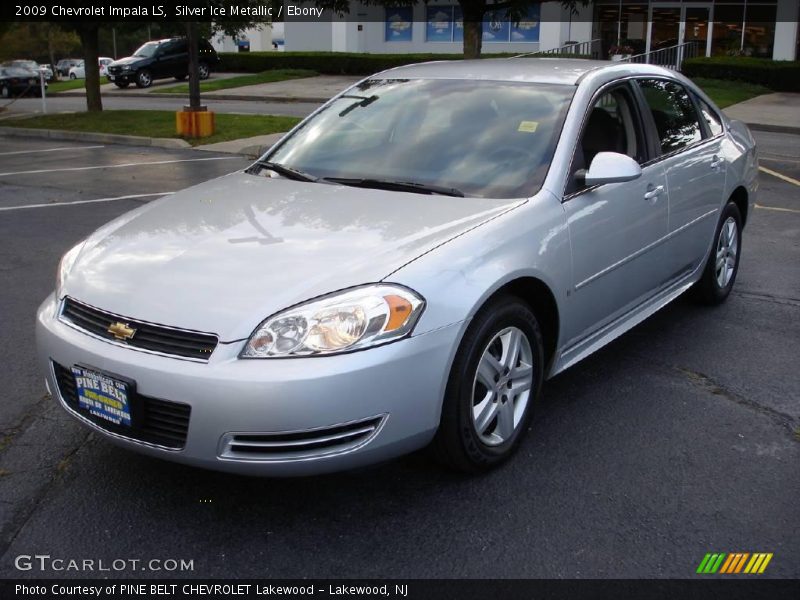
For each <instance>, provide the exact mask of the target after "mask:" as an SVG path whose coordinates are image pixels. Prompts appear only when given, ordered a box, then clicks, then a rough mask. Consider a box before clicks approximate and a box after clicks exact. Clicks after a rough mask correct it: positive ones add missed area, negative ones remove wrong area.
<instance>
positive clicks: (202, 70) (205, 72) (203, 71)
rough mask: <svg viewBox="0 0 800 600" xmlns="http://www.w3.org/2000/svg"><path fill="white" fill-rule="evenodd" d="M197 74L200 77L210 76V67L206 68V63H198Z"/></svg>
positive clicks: (206, 77)
mask: <svg viewBox="0 0 800 600" xmlns="http://www.w3.org/2000/svg"><path fill="white" fill-rule="evenodd" d="M197 76H198V77H200V79H208V78H209V77H211V69H209V68H208V63H204V62H201V63H198V65H197Z"/></svg>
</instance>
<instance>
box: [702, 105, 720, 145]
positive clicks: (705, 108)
mask: <svg viewBox="0 0 800 600" xmlns="http://www.w3.org/2000/svg"><path fill="white" fill-rule="evenodd" d="M697 104H698V105H699V106H700V113H701V114H702V115H703V118H704V119H705V120H706V123H708V131H709V133H711V136H712V137H713V136H715V135H719V134H720V133H722V121H720V118H719V115H718V114H717V113H716V111H715V110H714V109H713V108H711V107H710V106H709V105H708V104H707V103H705V102H703V101H702V100H701V99H700V98H697Z"/></svg>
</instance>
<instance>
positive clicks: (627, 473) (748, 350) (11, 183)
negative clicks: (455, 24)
mask: <svg viewBox="0 0 800 600" xmlns="http://www.w3.org/2000/svg"><path fill="white" fill-rule="evenodd" d="M757 138H758V141H759V144H760V150H761V153H762V157H763V160H762V165H763V166H764V167H765V168H768V169H770V170H771V171H774V172H775V173H777V174H778V175H782V176H783V177H784V178H783V179H781V178H779V177H778V176H776V175H773V174H767V173H762V177H761V194H760V197H759V200H758V203H759V208H757V209H756V210H755V211H754V213H753V214H752V215H751V218H750V222H749V224H748V227H747V229H746V230H745V235H744V250H743V251H744V254H743V258H742V262H741V270H740V273H739V279H738V281H737V284H736V288H735V291H734V293H733V294H732V296H731V297H730V298H729V300H728V302H727V303H726V304H724V305H723V306H721V307H718V308H713V309H710V308H702V307H698V306H695V305H693V304H692V303H691V302H689V301H688V300H684V299H679V300H678V301H676V302H675V303H673V304H672V305H671V306H669V307H667V308H666V309H664V310H662V311H661V312H659V313H658V314H657V315H655V316H654V317H652V318H650V319H649V320H647V321H646V322H645V323H643V324H642V325H640V326H639V327H637V328H635V329H634V330H633V331H631V332H629V333H628V334H626V335H624V336H623V337H621V338H620V339H618V340H617V341H615V342H614V343H612V344H611V345H609V346H607V347H606V348H604V349H603V350H601V351H600V352H598V353H597V354H595V355H594V356H592V357H591V358H589V359H587V360H586V361H584V362H582V363H580V364H579V365H577V366H575V367H573V368H571V369H569V370H568V371H566V372H565V373H563V374H562V375H559V376H558V377H556V378H555V379H554V380H552V381H550V382H549V383H547V384H546V385H545V389H544V401H543V403H542V405H541V406H540V407H539V409H538V412H537V415H536V419H535V422H534V424H533V427H532V431H531V432H530V434H529V435H528V437H527V439H526V440H525V441H524V443H523V444H522V447H521V449H520V452H519V454H518V455H517V456H516V457H515V458H514V459H513V460H512V461H510V462H509V463H507V464H506V465H505V466H504V467H503V468H501V469H499V470H497V471H495V472H493V473H490V474H488V475H485V476H483V477H478V478H466V477H462V476H459V475H455V474H452V473H449V472H445V471H442V470H441V469H439V468H438V467H437V466H435V465H433V464H431V463H430V462H429V461H428V459H427V456H426V455H425V453H423V452H420V453H418V454H415V455H412V456H409V457H405V458H402V459H399V460H396V461H393V462H391V463H388V464H384V465H379V466H376V467H374V468H370V469H364V470H360V471H355V472H349V473H344V474H338V475H332V476H326V477H316V478H309V479H289V480H275V479H248V478H243V477H236V476H230V475H223V474H218V473H213V472H207V471H202V470H197V469H192V468H187V467H184V466H179V465H175V464H171V463H167V462H162V461H159V460H155V459H151V458H146V457H143V456H139V455H137V454H133V453H130V452H126V451H124V450H121V449H118V448H116V447H114V446H112V445H110V444H109V443H107V442H105V441H104V440H103V439H101V438H100V437H98V436H97V435H96V434H92V433H90V432H89V431H88V430H86V429H84V428H83V427H82V426H80V425H79V424H77V423H76V422H74V421H73V420H72V419H71V418H69V417H67V416H66V414H64V412H63V411H62V409H61V408H60V407H58V406H57V405H56V402H55V401H54V400H53V399H51V398H49V397H48V396H47V395H46V393H45V389H44V385H43V381H42V375H41V374H40V373H39V372H38V370H37V367H36V365H35V363H34V339H33V321H34V314H35V311H36V308H37V306H38V304H39V303H40V302H41V300H42V299H43V298H44V297H45V296H46V295H47V294H48V293H49V291H50V290H51V289H52V288H53V285H54V278H55V271H56V265H57V262H58V259H59V257H60V255H61V254H62V253H63V252H64V251H66V250H67V249H68V248H69V247H70V246H71V245H72V244H74V243H75V242H77V241H78V240H80V239H81V238H83V237H84V236H86V235H87V234H88V233H89V232H91V231H92V230H93V229H95V228H96V227H98V226H99V225H101V224H102V223H104V222H106V221H108V220H110V219H111V218H113V217H115V216H117V215H119V214H121V213H123V212H125V211H127V210H130V209H132V208H135V207H136V206H139V205H140V204H141V203H142V202H148V201H151V200H152V199H154V198H156V197H157V196H158V195H159V194H163V193H166V192H172V191H176V190H178V189H181V188H183V187H186V186H188V185H191V184H195V183H199V182H201V181H204V180H206V179H209V178H211V177H214V176H217V175H221V174H223V173H227V172H230V171H233V170H235V169H239V168H241V167H243V166H244V165H245V164H246V162H245V161H244V160H243V159H241V158H238V157H234V158H231V157H230V156H225V155H215V154H209V153H201V152H198V151H193V150H182V151H173V150H160V149H137V148H129V147H114V146H106V147H99V148H98V147H89V146H90V145H88V144H74V143H69V142H51V141H23V140H19V139H16V140H12V139H9V138H0V277H2V285H0V339H2V345H0V429H2V438H0V577H41V576H47V577H56V576H58V577H61V576H74V577H78V576H82V577H85V576H89V577H92V576H107V575H108V573H104V574H101V573H96V572H95V573H92V572H65V571H61V572H56V571H52V570H46V571H44V572H40V571H39V570H38V569H34V570H30V571H19V570H17V568H16V567H15V559H16V557H18V556H20V555H33V554H46V555H50V556H51V557H53V558H64V559H67V560H69V559H76V560H82V559H95V560H98V559H103V560H104V561H107V562H109V563H110V561H112V560H114V559H126V560H127V559H141V560H142V561H149V560H151V559H161V560H164V559H175V560H177V561H180V560H181V559H183V560H185V561H193V562H192V565H193V569H192V570H191V571H188V572H180V571H178V572H175V571H164V570H162V571H157V572H139V571H140V568H138V567H137V568H130V569H127V568H126V569H125V570H123V571H122V572H120V573H114V574H112V575H123V576H141V575H146V576H151V577H161V576H182V577H185V576H190V577H234V576H249V577H283V578H296V577H400V578H405V577H415V578H427V577H454V578H458V577H522V578H527V577H558V578H560V577H567V578H571V577H578V578H581V577H601V578H603V577H614V578H626V577H634V578H638V577H645V578H650V577H676V578H683V577H696V575H695V570H696V568H697V566H698V564H699V563H700V561H701V560H702V558H703V556H704V555H705V554H706V553H707V552H770V553H774V557H773V559H772V561H771V563H770V565H769V567H768V569H767V571H766V572H765V574H764V575H763V576H762V577H784V578H787V577H793V578H797V577H800V518H799V517H800V511H799V510H798V506H799V505H800V477H798V475H799V474H800V468H798V467H799V465H800V358H798V357H800V181H797V180H800V137H798V136H791V135H786V134H767V133H759V134H757ZM59 147H66V148H67V149H66V150H61V149H58V148H59ZM120 197H126V198H123V199H118V198H120Z"/></svg>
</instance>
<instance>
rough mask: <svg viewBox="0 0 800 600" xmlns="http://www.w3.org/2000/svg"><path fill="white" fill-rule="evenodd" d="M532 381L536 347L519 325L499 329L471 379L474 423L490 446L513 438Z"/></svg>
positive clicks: (526, 401)
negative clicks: (532, 348)
mask: <svg viewBox="0 0 800 600" xmlns="http://www.w3.org/2000/svg"><path fill="white" fill-rule="evenodd" d="M532 385H533V351H532V350H531V344H530V342H529V341H528V338H527V337H526V336H525V334H524V333H523V332H522V330H520V329H518V328H517V327H508V328H506V329H504V330H502V331H500V332H498V333H497V334H496V335H495V336H494V338H492V341H491V342H489V345H488V346H487V347H486V349H485V350H484V351H483V356H481V360H480V362H479V363H478V369H477V371H476V372H475V380H474V381H473V383H472V424H473V426H474V427H475V432H476V433H477V434H478V438H479V439H480V440H481V441H482V442H483V443H484V444H486V445H487V446H499V445H500V444H502V443H503V442H505V441H507V440H509V439H511V437H512V436H513V435H514V431H515V430H516V429H517V427H518V426H519V423H520V421H521V420H522V417H523V415H524V414H525V410H526V409H527V408H528V400H529V399H530V395H531V386H532Z"/></svg>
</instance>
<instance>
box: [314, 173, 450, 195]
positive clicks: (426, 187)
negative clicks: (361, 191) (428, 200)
mask: <svg viewBox="0 0 800 600" xmlns="http://www.w3.org/2000/svg"><path fill="white" fill-rule="evenodd" d="M323 180H324V181H330V182H331V183H340V184H342V185H349V186H352V187H362V188H373V189H376V190H393V191H397V192H414V193H416V194H438V195H440V196H458V197H459V198H463V197H464V192H462V191H461V190H459V189H456V188H452V187H444V186H441V185H431V184H428V183H418V182H416V181H391V180H387V179H368V178H365V179H360V178H356V177H325V178H323Z"/></svg>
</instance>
